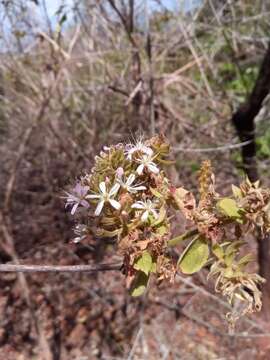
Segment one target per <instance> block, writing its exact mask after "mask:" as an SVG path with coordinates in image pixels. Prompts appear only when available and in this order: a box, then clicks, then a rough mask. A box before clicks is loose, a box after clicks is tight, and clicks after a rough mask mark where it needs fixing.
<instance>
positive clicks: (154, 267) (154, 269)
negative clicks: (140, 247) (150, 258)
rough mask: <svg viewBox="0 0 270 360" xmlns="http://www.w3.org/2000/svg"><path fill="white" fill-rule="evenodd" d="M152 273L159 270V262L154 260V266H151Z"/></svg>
mask: <svg viewBox="0 0 270 360" xmlns="http://www.w3.org/2000/svg"><path fill="white" fill-rule="evenodd" d="M150 271H151V272H152V273H156V272H157V263H156V262H153V263H152V267H151V270H150Z"/></svg>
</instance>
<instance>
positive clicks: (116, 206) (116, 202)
mask: <svg viewBox="0 0 270 360" xmlns="http://www.w3.org/2000/svg"><path fill="white" fill-rule="evenodd" d="M109 203H110V204H111V205H112V207H114V208H115V209H116V210H120V209H121V204H120V203H119V202H118V201H116V200H114V199H109Z"/></svg>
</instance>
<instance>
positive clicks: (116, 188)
mask: <svg viewBox="0 0 270 360" xmlns="http://www.w3.org/2000/svg"><path fill="white" fill-rule="evenodd" d="M119 188H120V184H119V183H116V184H114V185H113V187H112V188H111V190H110V192H109V196H113V195H115V194H117V192H118V190H119Z"/></svg>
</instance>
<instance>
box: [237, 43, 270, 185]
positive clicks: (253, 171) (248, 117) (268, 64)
mask: <svg viewBox="0 0 270 360" xmlns="http://www.w3.org/2000/svg"><path fill="white" fill-rule="evenodd" d="M269 91H270V43H269V44H268V49H267V51H266V54H265V56H264V59H263V62H262V64H261V67H260V71H259V74H258V78H257V80H256V83H255V85H254V87H253V90H252V92H251V94H250V96H249V98H248V99H247V101H246V102H245V103H244V104H243V105H241V106H240V108H239V109H238V110H237V111H236V112H235V113H234V114H233V117H232V122H233V124H234V126H235V128H236V131H237V134H238V136H239V138H240V140H241V141H249V143H248V144H247V145H244V146H243V147H242V159H243V167H244V170H245V171H246V173H247V175H248V177H249V179H250V180H251V181H256V180H257V179H258V178H259V175H258V169H257V164H256V144H255V117H256V116H257V115H258V113H259V111H260V110H261V108H262V104H263V101H264V99H265V98H266V96H267V95H268V93H269Z"/></svg>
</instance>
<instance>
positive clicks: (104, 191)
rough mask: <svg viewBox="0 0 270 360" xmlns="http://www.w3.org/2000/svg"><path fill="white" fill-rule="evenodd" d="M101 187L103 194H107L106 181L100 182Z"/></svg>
mask: <svg viewBox="0 0 270 360" xmlns="http://www.w3.org/2000/svg"><path fill="white" fill-rule="evenodd" d="M99 189H100V191H101V192H102V194H106V193H107V190H106V184H105V181H102V182H101V183H100V184H99Z"/></svg>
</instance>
